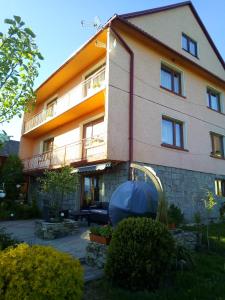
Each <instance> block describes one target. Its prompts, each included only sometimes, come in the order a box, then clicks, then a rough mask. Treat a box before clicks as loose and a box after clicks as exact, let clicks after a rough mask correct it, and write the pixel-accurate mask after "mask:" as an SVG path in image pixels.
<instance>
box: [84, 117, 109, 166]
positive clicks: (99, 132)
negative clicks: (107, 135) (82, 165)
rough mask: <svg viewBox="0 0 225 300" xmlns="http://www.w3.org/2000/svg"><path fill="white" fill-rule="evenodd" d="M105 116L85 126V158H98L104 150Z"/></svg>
mask: <svg viewBox="0 0 225 300" xmlns="http://www.w3.org/2000/svg"><path fill="white" fill-rule="evenodd" d="M103 145H104V118H103V117H102V118H100V119H98V120H94V121H92V122H90V123H88V124H85V125H84V128H83V151H82V156H83V159H84V160H85V159H91V158H97V157H98V156H99V155H100V154H101V152H102V151H103Z"/></svg>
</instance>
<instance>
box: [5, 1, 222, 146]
mask: <svg viewBox="0 0 225 300" xmlns="http://www.w3.org/2000/svg"><path fill="white" fill-rule="evenodd" d="M177 2H180V1H176V0H138V1H135V0H133V1H132V0H113V1H106V0H82V1H78V0H0V8H1V9H0V31H3V32H4V31H5V29H6V27H5V25H4V24H3V20H4V19H5V18H10V17H12V16H13V15H19V16H21V17H22V19H23V21H25V22H26V24H27V25H28V26H29V27H31V28H32V30H33V31H34V32H35V34H36V35H37V38H36V42H37V44H38V46H39V49H40V51H41V53H42V54H43V56H44V58H45V60H44V61H43V62H42V65H41V69H40V72H39V77H38V79H37V81H36V86H38V85H39V84H40V83H41V82H43V81H44V80H45V79H46V78H47V77H48V76H49V75H50V74H51V73H52V72H53V71H55V70H56V69H57V68H58V67H59V66H60V65H61V64H62V63H63V62H64V61H65V60H66V59H67V58H68V57H69V56H70V55H71V53H73V52H74V51H75V50H76V49H77V48H78V47H80V46H81V45H82V44H83V43H84V42H85V41H86V40H87V39H88V38H89V37H90V36H91V35H93V34H94V33H95V31H94V29H92V28H82V26H81V20H82V19H84V20H86V21H92V20H93V19H94V17H95V16H99V18H100V19H101V21H102V23H103V24H104V23H105V22H106V21H107V20H108V19H109V18H110V17H111V16H112V15H113V14H114V13H118V14H121V13H126V12H132V11H137V10H143V9H148V8H153V7H158V6H163V5H168V4H173V3H177ZM192 3H193V4H194V6H195V8H196V9H197V11H198V14H199V15H200V18H201V19H202V21H203V23H204V24H205V26H206V28H207V30H208V32H209V34H210V35H211V37H212V39H213V41H214V42H215V44H216V46H217V48H218V50H219V51H220V53H221V55H222V57H223V58H224V59H225V36H224V32H225V1H224V0H216V1H213V0H193V1H192ZM2 128H3V129H5V130H6V131H7V133H8V134H10V135H11V136H13V137H12V138H13V139H17V140H19V138H20V128H21V120H19V119H17V118H16V119H14V120H13V121H12V122H10V123H9V124H4V125H3V127H2ZM2 128H1V127H0V129H2Z"/></svg>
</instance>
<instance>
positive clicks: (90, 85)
mask: <svg viewBox="0 0 225 300" xmlns="http://www.w3.org/2000/svg"><path fill="white" fill-rule="evenodd" d="M104 82H105V63H104V64H103V65H101V66H99V67H98V68H97V69H95V70H94V71H92V72H90V73H89V74H88V75H86V76H85V84H84V97H86V96H90V95H92V94H93V93H95V92H96V90H98V89H100V88H101V87H102V85H103V84H104Z"/></svg>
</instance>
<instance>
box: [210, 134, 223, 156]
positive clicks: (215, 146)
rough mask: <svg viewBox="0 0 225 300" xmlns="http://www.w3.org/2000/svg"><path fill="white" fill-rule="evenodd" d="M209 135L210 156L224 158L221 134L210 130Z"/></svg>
mask: <svg viewBox="0 0 225 300" xmlns="http://www.w3.org/2000/svg"><path fill="white" fill-rule="evenodd" d="M210 135H211V141H212V153H211V154H212V156H214V157H218V158H224V147H223V136H222V135H220V134H218V133H214V132H211V133H210Z"/></svg>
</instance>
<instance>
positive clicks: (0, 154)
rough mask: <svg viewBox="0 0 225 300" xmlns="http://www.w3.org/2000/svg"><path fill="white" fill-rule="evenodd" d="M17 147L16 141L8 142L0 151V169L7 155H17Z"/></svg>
mask: <svg viewBox="0 0 225 300" xmlns="http://www.w3.org/2000/svg"><path fill="white" fill-rule="evenodd" d="M19 145H20V142H18V141H13V140H11V141H8V142H6V143H5V144H4V146H3V147H2V148H1V149H0V168H1V167H2V166H3V164H4V163H5V161H6V160H7V158H8V157H9V155H18V154H19Z"/></svg>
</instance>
